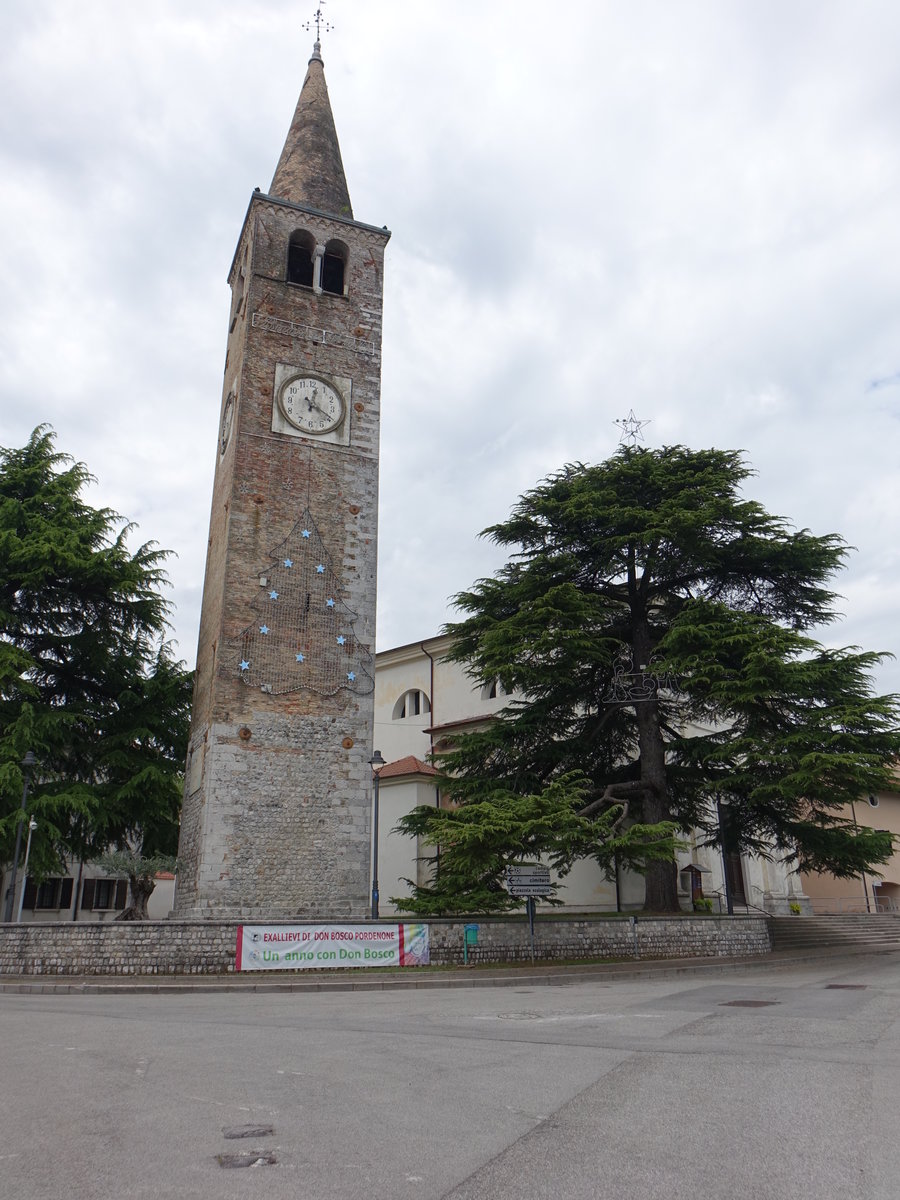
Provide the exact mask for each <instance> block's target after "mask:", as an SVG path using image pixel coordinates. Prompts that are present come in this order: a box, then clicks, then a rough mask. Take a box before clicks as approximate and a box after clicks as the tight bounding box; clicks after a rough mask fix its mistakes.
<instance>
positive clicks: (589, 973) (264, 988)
mask: <svg viewBox="0 0 900 1200" xmlns="http://www.w3.org/2000/svg"><path fill="white" fill-rule="evenodd" d="M897 953H900V946H889V947H881V946H858V947H857V946H822V947H820V948H817V949H812V950H806V951H803V952H797V951H793V950H781V951H779V950H775V951H772V953H770V954H761V955H754V956H753V957H750V958H702V959H698V958H683V959H652V960H649V961H644V962H626V963H585V964H584V965H573V966H567V967H554V966H553V965H552V964H551V965H549V966H545V967H532V966H531V965H530V964H529V965H528V966H522V967H504V968H471V967H470V968H464V967H452V968H449V969H447V970H445V971H440V972H434V973H433V974H432V973H428V974H425V973H424V972H425V971H427V970H428V968H424V969H422V970H417V969H416V968H412V969H407V970H406V971H404V972H403V973H400V972H396V971H391V972H385V973H384V974H379V975H378V976H377V977H376V976H375V975H374V972H370V971H366V972H365V974H364V975H362V977H361V972H359V971H354V972H352V973H351V972H341V973H335V974H334V975H331V976H330V977H328V978H325V977H323V976H322V975H320V974H318V973H317V974H316V977H315V978H308V977H307V978H302V977H299V976H297V975H292V976H291V977H290V978H285V977H281V978H276V979H272V978H270V977H268V978H267V977H265V975H262V973H259V974H255V975H252V976H247V975H243V976H241V977H239V976H237V975H205V976H204V975H167V976H148V975H144V976H118V975H108V976H83V975H81V976H66V975H44V976H35V975H8V976H4V977H0V994H15V995H64V996H65V995H126V994H127V995H144V996H146V995H196V994H203V993H213V992H215V993H218V992H236V993H253V994H259V993H271V994H276V993H284V992H301V993H302V992H309V993H318V992H373V991H377V992H381V991H399V990H404V989H406V990H413V991H427V990H431V989H435V988H477V987H510V986H517V987H521V986H522V985H523V984H527V985H528V986H530V987H560V986H566V985H569V984H573V983H584V982H587V981H589V980H594V981H597V982H608V983H614V982H618V981H626V980H629V979H674V978H677V977H678V976H686V975H687V976H690V975H704V974H721V973H722V972H731V971H743V970H754V969H759V968H765V967H768V968H776V969H778V968H782V967H791V966H797V965H801V964H804V963H813V962H822V961H827V960H829V959H840V958H844V957H859V956H865V955H868V956H878V955H884V954H897ZM261 975H262V977H261Z"/></svg>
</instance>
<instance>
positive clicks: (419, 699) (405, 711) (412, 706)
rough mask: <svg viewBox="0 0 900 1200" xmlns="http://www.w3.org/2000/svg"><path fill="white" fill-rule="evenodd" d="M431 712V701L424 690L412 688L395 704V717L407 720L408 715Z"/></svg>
mask: <svg viewBox="0 0 900 1200" xmlns="http://www.w3.org/2000/svg"><path fill="white" fill-rule="evenodd" d="M430 712H431V702H430V701H429V699H428V697H427V695H426V694H425V693H424V692H420V691H419V689H418V688H411V689H410V690H409V691H408V692H404V693H403V695H402V696H401V697H400V699H399V700H398V701H397V703H396V704H395V705H394V714H393V719H394V720H395V721H405V720H406V718H407V717H421V716H424V715H425V714H426V713H430Z"/></svg>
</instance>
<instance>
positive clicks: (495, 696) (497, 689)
mask: <svg viewBox="0 0 900 1200" xmlns="http://www.w3.org/2000/svg"><path fill="white" fill-rule="evenodd" d="M505 695H506V689H505V688H504V686H503V684H502V683H501V682H500V680H499V679H492V680H491V682H490V683H486V684H485V685H484V687H483V688H482V689H481V698H482V700H499V699H500V697H501V696H505Z"/></svg>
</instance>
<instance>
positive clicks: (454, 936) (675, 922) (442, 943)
mask: <svg viewBox="0 0 900 1200" xmlns="http://www.w3.org/2000/svg"><path fill="white" fill-rule="evenodd" d="M298 923H300V922H298ZM238 924H239V922H237V921H141V922H121V923H116V922H112V923H106V922H98V923H96V924H94V923H88V922H85V923H83V924H81V923H57V924H39V923H37V922H34V923H29V924H25V925H2V924H0V976H2V975H224V974H227V973H229V972H231V971H233V970H234V959H235V946H236V941H237V928H238ZM467 924H469V925H477V927H478V932H477V939H478V940H477V944H475V945H470V947H469V953H468V959H469V962H470V963H504V962H525V961H530V959H531V941H530V938H529V933H528V923H527V921H526V920H525V919H524V918H522V917H517V918H509V917H507V918H485V919H482V920H473V921H470V922H463V921H442V920H441V921H431V922H429V925H430V927H431V928H430V941H431V961H432V963H433V964H434V965H439V966H451V965H455V964H458V963H462V962H463V958H464V953H463V945H464V937H465V926H466V925H467ZM771 948H772V945H771V938H770V933H769V923H768V921H767V920H766V919H765V917H674V918H672V919H670V920H666V919H665V918H659V917H626V918H618V919H615V920H612V919H609V918H607V919H603V918H579V919H575V918H561V919H560V918H556V919H553V918H550V919H539V920H538V921H537V923H536V925H535V936H534V951H535V960H536V961H540V962H554V961H556V962H558V961H560V960H563V959H586V958H617V959H650V958H715V957H738V956H746V955H757V954H767V953H768V952H769V951H770V950H771Z"/></svg>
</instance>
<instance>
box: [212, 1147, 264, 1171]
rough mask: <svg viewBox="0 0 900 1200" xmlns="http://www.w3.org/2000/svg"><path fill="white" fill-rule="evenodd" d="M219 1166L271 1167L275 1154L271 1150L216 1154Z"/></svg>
mask: <svg viewBox="0 0 900 1200" xmlns="http://www.w3.org/2000/svg"><path fill="white" fill-rule="evenodd" d="M216 1162H217V1163H218V1164H219V1166H220V1167H271V1166H272V1165H273V1164H274V1163H275V1155H274V1154H273V1153H272V1151H271V1150H255V1151H252V1152H251V1153H250V1154H217V1155H216Z"/></svg>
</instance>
